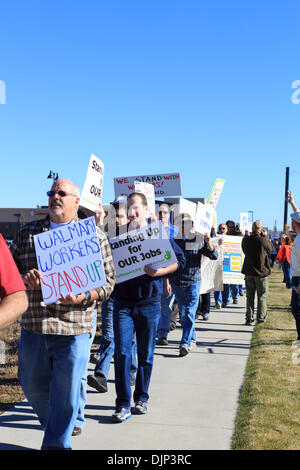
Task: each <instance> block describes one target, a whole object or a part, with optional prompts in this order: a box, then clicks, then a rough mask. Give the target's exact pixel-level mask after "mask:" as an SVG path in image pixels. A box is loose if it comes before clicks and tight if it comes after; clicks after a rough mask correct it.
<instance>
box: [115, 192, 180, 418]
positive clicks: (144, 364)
mask: <svg viewBox="0 0 300 470" xmlns="http://www.w3.org/2000/svg"><path fill="white" fill-rule="evenodd" d="M127 209H128V219H129V220H130V223H129V226H128V229H129V230H130V229H131V230H132V229H139V228H143V227H145V226H147V224H148V221H147V217H148V204H147V199H146V197H145V196H144V194H142V193H132V194H131V195H130V196H129V197H128V200H127ZM170 243H171V245H172V248H173V250H174V252H175V255H176V258H177V262H176V263H173V264H171V265H169V266H167V267H165V268H158V269H154V268H153V267H151V266H150V265H147V266H145V267H144V271H145V274H143V275H142V276H139V277H135V278H133V279H129V280H128V281H125V282H122V283H119V284H116V286H115V290H114V298H115V303H114V313H113V315H114V316H113V323H114V337H115V355H114V357H115V363H114V366H115V385H116V394H117V398H116V410H115V413H114V414H113V415H112V421H113V422H116V423H121V422H123V421H125V420H126V419H128V418H130V416H131V408H130V401H131V388H130V381H131V378H130V367H131V344H132V340H133V335H134V331H135V332H136V342H137V357H138V369H137V374H136V382H135V391H134V394H133V399H134V401H135V406H134V407H133V409H132V412H133V413H134V414H145V413H147V401H148V399H149V395H148V389H149V385H150V379H151V373H152V367H153V357H154V349H155V343H156V333H157V327H158V322H159V319H160V314H161V310H160V302H161V296H162V293H163V289H164V281H165V279H166V276H168V275H170V274H171V273H172V272H174V271H175V270H177V269H178V268H183V267H184V264H185V258H184V255H183V253H182V251H181V249H180V248H179V247H178V245H177V244H176V243H175V241H174V240H173V239H172V238H170Z"/></svg>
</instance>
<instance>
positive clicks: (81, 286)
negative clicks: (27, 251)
mask: <svg viewBox="0 0 300 470" xmlns="http://www.w3.org/2000/svg"><path fill="white" fill-rule="evenodd" d="M34 245H35V252H36V259H37V262H38V269H39V271H41V273H42V275H43V278H42V281H41V287H42V295H43V299H44V303H45V304H46V305H47V304H51V303H53V302H55V301H56V300H58V299H59V298H61V294H64V295H65V296H68V295H70V294H74V295H78V294H80V293H82V292H85V291H88V290H91V289H96V288H97V287H100V286H103V285H104V284H106V277H105V273H104V269H103V262H102V256H101V250H100V245H99V240H98V236H97V231H96V225H95V219H94V217H89V218H87V219H82V220H80V221H78V222H74V223H70V224H66V225H62V226H60V227H58V228H55V229H53V230H49V231H47V232H42V233H40V234H38V235H35V236H34Z"/></svg>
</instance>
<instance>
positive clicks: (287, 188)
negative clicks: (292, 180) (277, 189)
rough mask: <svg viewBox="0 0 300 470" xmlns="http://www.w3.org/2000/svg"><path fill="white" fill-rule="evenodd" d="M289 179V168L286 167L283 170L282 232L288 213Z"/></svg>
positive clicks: (284, 228)
mask: <svg viewBox="0 0 300 470" xmlns="http://www.w3.org/2000/svg"><path fill="white" fill-rule="evenodd" d="M289 177H290V168H289V167H288V166H287V167H286V169H285V190H284V216H283V232H285V231H286V225H287V212H288V202H287V196H288V190H289Z"/></svg>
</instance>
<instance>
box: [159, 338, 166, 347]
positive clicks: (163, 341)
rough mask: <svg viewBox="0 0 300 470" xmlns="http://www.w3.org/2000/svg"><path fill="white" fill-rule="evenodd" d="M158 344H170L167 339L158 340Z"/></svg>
mask: <svg viewBox="0 0 300 470" xmlns="http://www.w3.org/2000/svg"><path fill="white" fill-rule="evenodd" d="M157 344H159V346H168V344H169V343H168V340H167V338H158V341H157Z"/></svg>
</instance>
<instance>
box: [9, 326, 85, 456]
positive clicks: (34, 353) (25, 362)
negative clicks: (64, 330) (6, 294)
mask: <svg viewBox="0 0 300 470" xmlns="http://www.w3.org/2000/svg"><path fill="white" fill-rule="evenodd" d="M89 339H90V334H89V333H84V334H81V335H76V336H63V335H40V334H36V333H32V332H30V331H26V330H24V329H22V330H21V337H20V341H19V348H18V355H19V380H20V383H21V385H22V388H23V391H24V394H25V396H26V398H27V400H28V402H29V403H30V405H31V406H32V408H33V410H34V411H35V413H36V414H37V415H38V418H39V420H40V423H41V424H42V426H43V427H44V428H45V432H44V438H43V442H42V449H68V450H71V437H72V431H73V428H74V423H75V420H76V417H77V413H78V406H79V397H80V386H81V380H82V377H83V375H84V372H85V370H86V366H87V361H88V358H89V353H90V341H89Z"/></svg>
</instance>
